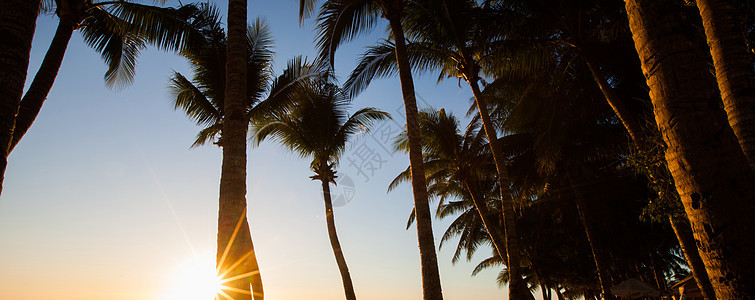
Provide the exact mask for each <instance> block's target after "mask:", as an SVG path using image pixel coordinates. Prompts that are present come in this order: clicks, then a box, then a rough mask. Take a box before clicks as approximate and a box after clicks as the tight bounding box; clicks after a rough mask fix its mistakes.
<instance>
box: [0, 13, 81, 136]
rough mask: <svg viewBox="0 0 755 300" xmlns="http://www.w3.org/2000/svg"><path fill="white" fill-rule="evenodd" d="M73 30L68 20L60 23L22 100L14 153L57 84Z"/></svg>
mask: <svg viewBox="0 0 755 300" xmlns="http://www.w3.org/2000/svg"><path fill="white" fill-rule="evenodd" d="M73 29H74V24H73V22H72V21H71V20H70V19H68V18H61V19H60V22H58V29H57V30H56V31H55V36H54V37H53V38H52V42H51V43H50V48H48V49H47V54H45V58H44V59H43V60H42V65H40V66H39V70H38V71H37V75H35V76H34V80H33V81H32V82H31V85H29V90H27V91H26V94H24V97H23V99H21V104H20V106H19V109H18V116H16V129H15V130H14V131H13V140H12V141H11V145H10V151H13V148H15V147H16V145H18V142H19V141H20V140H21V138H22V137H23V136H24V134H26V131H28V130H29V127H31V124H32V123H33V122H34V120H35V119H36V118H37V115H39V111H40V110H41V109H42V104H43V103H44V102H45V99H47V94H49V93H50V89H52V84H53V82H55V77H57V76H58V70H60V64H61V63H63V56H64V55H65V53H66V48H68V42H69V41H70V40H71V35H72V34H73Z"/></svg>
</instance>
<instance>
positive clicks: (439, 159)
mask: <svg viewBox="0 0 755 300" xmlns="http://www.w3.org/2000/svg"><path fill="white" fill-rule="evenodd" d="M419 125H420V134H421V136H422V145H423V153H424V162H425V166H426V167H427V168H426V169H425V170H426V177H427V183H428V192H429V194H430V196H433V197H438V198H440V199H441V202H440V203H439V204H438V207H439V211H440V207H445V206H446V205H445V203H444V200H445V199H448V198H451V197H456V198H462V199H469V200H470V201H469V203H471V206H473V207H474V209H475V210H476V211H477V212H478V213H479V219H480V220H481V221H482V225H483V226H484V230H485V232H487V234H488V235H490V237H489V239H490V241H491V242H492V245H493V249H494V250H495V251H496V253H497V254H498V255H500V257H505V255H506V249H507V248H506V241H505V240H506V237H505V233H504V232H502V230H501V228H499V226H498V221H499V220H500V218H499V217H498V216H497V215H496V211H497V210H495V209H491V208H490V207H489V205H490V204H489V202H490V200H491V197H490V195H489V194H490V190H489V188H488V187H487V186H488V183H489V181H491V180H493V181H494V180H495V178H494V177H491V176H490V175H491V174H492V173H494V172H495V170H492V172H490V171H491V166H490V164H489V162H490V158H491V157H490V149H489V147H488V145H487V142H486V141H485V139H484V132H482V131H480V123H479V120H476V121H474V122H472V123H470V124H469V126H468V127H467V129H466V130H465V131H464V132H463V133H462V132H460V131H459V120H458V119H457V118H456V117H455V116H454V115H453V114H447V113H446V111H445V109H441V110H439V111H432V110H423V111H421V112H420V114H419ZM396 150H399V151H404V152H406V151H408V150H409V149H408V141H407V137H406V132H403V133H401V135H399V136H398V137H397V140H396ZM410 178H411V168H407V169H406V170H405V171H404V172H402V173H401V174H399V175H398V176H397V177H396V178H395V179H394V180H393V181H392V182H391V184H390V185H389V186H388V190H389V191H391V190H393V189H394V188H396V187H397V186H398V184H399V183H401V182H404V181H408V180H410ZM447 211H448V210H447ZM444 239H445V238H444ZM456 257H457V256H455V258H456Z"/></svg>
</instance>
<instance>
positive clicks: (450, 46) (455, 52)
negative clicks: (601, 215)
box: [346, 0, 534, 299]
mask: <svg viewBox="0 0 755 300" xmlns="http://www.w3.org/2000/svg"><path fill="white" fill-rule="evenodd" d="M409 7H410V9H409V14H408V15H407V21H406V23H407V24H408V25H407V32H408V34H409V35H410V36H411V37H412V38H413V39H414V40H416V41H412V42H410V43H409V44H408V47H407V48H408V50H409V57H410V59H412V60H413V62H414V64H413V66H415V68H419V69H439V70H440V72H441V74H440V78H441V79H442V78H444V77H457V78H460V79H464V80H465V81H467V83H468V84H469V86H470V87H471V89H472V94H473V96H474V99H475V104H476V106H477V110H478V114H479V116H480V119H481V121H482V127H483V129H484V132H485V135H486V136H487V139H488V141H489V142H488V145H489V147H490V149H491V153H492V155H493V160H494V162H495V166H496V170H497V173H498V180H499V186H500V187H501V188H500V194H501V199H502V200H501V201H503V203H502V207H503V220H504V224H505V227H506V235H505V236H506V249H508V251H507V253H506V255H502V257H507V262H509V264H508V265H507V266H508V270H509V274H510V275H511V277H510V278H511V281H510V285H509V294H510V297H512V298H513V299H528V298H532V294H531V293H529V291H528V290H527V289H526V286H525V285H524V282H523V281H521V280H520V278H521V276H520V266H518V265H517V263H516V262H518V261H520V260H521V259H520V258H519V255H520V251H519V245H518V243H519V242H518V236H517V233H516V226H515V214H514V203H513V199H512V197H511V195H510V191H509V190H508V188H507V187H508V185H507V183H506V182H505V180H506V178H507V177H508V175H507V170H506V166H505V165H506V159H505V158H504V157H503V154H502V152H501V145H500V143H499V141H498V133H497V132H496V129H495V127H494V125H493V123H492V121H491V119H490V113H489V108H488V103H487V101H486V99H485V98H484V97H483V96H482V91H481V89H480V85H479V82H480V80H481V77H480V72H481V71H483V70H481V65H486V64H487V65H490V64H492V63H493V62H491V60H496V59H500V56H498V57H497V56H495V55H492V51H496V50H495V49H496V47H502V46H504V45H502V44H503V43H502V42H504V41H501V40H496V37H497V36H498V33H497V32H491V31H490V29H491V27H489V25H488V24H487V22H488V21H490V20H493V18H491V17H490V16H489V15H485V13H487V12H488V11H487V10H483V9H482V8H480V7H479V6H478V4H477V3H476V2H475V1H471V0H459V1H413V2H412V5H410V6H409ZM395 46H396V45H392V44H390V43H383V44H381V45H378V46H375V47H371V48H370V49H369V50H368V52H367V53H366V54H365V55H363V56H362V59H361V60H360V62H359V64H358V66H357V67H356V68H355V70H354V72H353V73H352V75H351V76H350V78H349V80H348V81H347V82H346V86H347V87H348V88H350V89H353V90H355V91H359V90H362V89H364V88H365V87H366V86H367V85H368V84H369V82H370V81H371V80H372V79H373V78H374V77H375V76H385V75H388V74H391V73H392V72H393V70H395V68H396V67H397V66H398V61H396V60H395V59H394V56H395V55H393V54H394V53H397V51H398V47H395ZM533 56H534V55H533ZM395 57H398V56H395ZM499 250H502V249H499ZM501 254H503V253H501Z"/></svg>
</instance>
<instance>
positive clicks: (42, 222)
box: [0, 0, 539, 300]
mask: <svg viewBox="0 0 755 300" xmlns="http://www.w3.org/2000/svg"><path fill="white" fill-rule="evenodd" d="M184 2H188V1H184ZM176 3H177V2H172V1H169V2H168V5H175V4H176ZM297 3H298V1H296V0H282V1H253V0H249V10H248V11H249V19H250V21H251V20H253V19H254V18H256V17H258V16H259V17H263V18H265V19H266V20H267V21H268V23H269V24H270V26H271V28H272V31H273V35H274V38H275V41H276V51H277V55H276V68H275V69H276V72H278V74H279V73H280V72H281V71H282V69H283V66H285V62H286V61H287V60H288V59H290V58H292V57H294V56H296V55H305V56H306V55H308V56H309V57H312V56H313V55H314V53H315V50H314V44H313V43H312V41H313V39H314V36H315V34H314V31H313V30H314V25H313V21H312V20H308V21H306V22H305V23H304V24H302V26H300V25H299V23H298V19H297V16H298V15H297ZM216 4H217V5H218V7H219V8H220V9H221V11H223V12H225V6H226V4H227V3H224V1H218V2H217V3H216ZM224 14H225V13H224ZM56 25H57V17H54V16H49V15H48V16H40V17H39V19H38V22H37V32H36V34H35V36H34V43H33V48H32V56H31V62H30V67H29V79H27V85H28V83H29V81H30V80H31V78H32V77H33V75H34V74H35V73H36V69H37V68H38V66H39V64H40V62H41V60H42V56H43V55H44V52H45V51H46V50H47V47H48V46H49V43H50V40H51V39H52V35H53V33H54V31H55V27H56ZM385 26H386V23H385V22H384V23H382V24H380V25H378V27H377V28H376V30H375V31H374V33H373V34H372V35H371V36H367V37H364V38H362V39H359V40H357V41H354V42H352V43H349V44H347V45H346V46H345V47H344V48H343V49H342V50H341V51H340V52H339V53H338V56H337V57H336V68H337V71H338V73H339V74H340V76H341V78H342V79H343V78H344V77H345V76H346V74H348V72H349V71H351V68H353V66H354V65H355V62H356V59H357V58H358V55H359V54H360V53H361V52H362V51H363V49H364V48H363V47H364V46H366V45H369V44H372V43H374V42H375V41H377V40H378V39H379V38H382V37H385V36H387V33H386V31H385ZM187 67H188V66H187V63H186V62H185V61H184V60H183V59H182V58H180V57H178V56H176V55H175V54H171V53H162V52H159V51H156V50H153V49H148V50H145V51H144V52H143V53H142V55H141V56H140V58H139V64H138V66H137V74H136V79H135V82H134V84H133V85H131V86H130V87H128V88H125V89H122V90H120V91H114V90H112V89H108V88H106V87H105V85H104V81H103V79H102V76H103V74H104V72H105V66H104V64H103V63H102V61H101V59H100V58H99V55H97V54H96V53H95V52H94V51H93V50H91V49H90V48H88V47H87V46H86V45H85V44H84V43H83V41H82V39H81V36H80V34H78V33H74V36H73V38H72V39H71V42H70V44H69V47H68V51H67V53H66V56H65V60H64V61H63V65H62V67H61V70H60V73H59V74H58V77H57V80H56V81H55V85H54V87H53V89H52V91H51V93H50V95H49V97H48V100H47V102H46V103H45V105H44V107H43V109H42V112H41V113H40V115H39V117H38V118H37V120H36V122H35V123H34V125H33V126H32V128H31V129H30V131H29V132H28V134H27V135H26V136H25V137H24V139H23V140H22V141H21V143H20V144H19V146H18V147H17V148H16V150H15V151H14V152H13V153H12V154H11V156H10V158H9V164H8V169H7V171H6V174H5V175H6V176H5V177H6V178H5V182H4V190H3V195H2V198H1V199H0V245H2V246H1V247H0V299H15V300H26V299H60V300H74V299H77V300H78V299H98V300H116V299H117V300H164V299H166V298H165V295H166V293H167V291H168V290H169V289H170V288H171V286H173V285H174V283H173V282H174V281H175V280H176V278H177V277H178V275H180V274H179V273H181V272H182V271H181V270H185V268H186V264H187V263H188V262H192V261H196V259H198V258H200V259H204V260H205V261H206V262H212V260H213V258H214V253H215V249H214V247H215V233H216V227H217V224H216V222H217V202H218V182H219V176H220V159H221V151H220V149H219V148H217V147H215V146H212V145H208V146H203V147H198V148H193V149H189V145H191V143H192V141H193V140H194V137H195V135H196V133H197V132H198V131H199V129H200V128H199V127H197V126H195V125H194V123H193V122H192V121H190V120H189V119H188V118H187V117H186V116H185V115H184V114H183V113H182V112H180V111H175V110H173V108H172V107H171V105H170V104H169V100H168V97H169V96H168V90H167V87H166V85H167V81H168V76H169V74H170V72H171V70H177V71H180V72H183V73H184V74H186V75H190V73H189V72H188V68H187ZM415 76H416V78H415V82H416V87H417V95H418V96H419V97H420V98H421V99H423V100H424V101H426V103H428V104H429V105H432V106H434V107H436V108H441V107H445V108H446V109H447V110H449V111H452V112H454V113H455V114H456V115H458V116H464V113H465V112H466V110H467V108H468V106H469V100H468V99H469V97H470V95H471V94H470V92H469V89H468V88H464V83H463V82H462V83H461V87H460V86H459V83H458V82H457V81H456V80H447V81H445V82H442V83H441V84H439V85H438V84H436V78H437V75H435V74H424V75H423V76H419V74H415ZM353 106H354V108H353V109H352V111H354V110H356V109H358V108H360V107H365V106H374V107H378V108H381V109H383V110H385V111H388V112H390V113H392V114H393V116H394V118H395V120H396V121H397V122H398V123H401V124H402V125H403V115H402V114H403V110H401V107H402V100H401V95H400V89H399V81H398V78H395V77H394V78H388V79H385V80H380V81H376V82H374V84H373V85H372V86H371V87H370V88H369V89H368V90H367V91H366V92H365V93H363V94H362V95H361V96H359V97H358V98H356V99H354V101H353ZM378 126H379V128H380V129H381V130H385V132H390V131H396V130H398V128H399V126H398V125H396V123H392V122H386V123H381V124H378ZM381 132H382V131H381ZM384 137H385V136H382V135H378V134H377V133H376V134H375V135H372V136H368V135H364V136H361V137H359V138H357V139H355V140H354V141H353V142H352V143H351V144H350V146H349V148H348V150H347V152H346V153H345V155H344V157H343V160H342V162H341V165H340V167H339V168H338V172H339V174H340V176H341V178H347V177H348V178H350V179H351V180H352V181H353V193H354V194H353V197H352V198H351V199H350V201H349V202H348V203H345V205H341V206H339V207H337V208H336V209H335V218H336V224H337V228H338V234H339V237H340V239H341V244H342V246H343V251H344V254H345V256H346V260H347V262H348V264H349V269H350V271H351V274H352V278H353V281H354V286H355V289H356V293H357V297H358V298H359V299H363V300H368V299H397V300H402V299H420V298H421V284H420V275H419V274H420V265H419V250H418V248H417V239H416V229H415V228H414V227H412V228H410V230H405V226H406V220H407V217H408V215H409V212H410V211H411V208H412V198H411V193H410V189H409V185H404V186H402V187H401V188H399V189H397V190H396V191H393V192H391V193H389V194H387V193H386V188H387V186H388V183H389V182H390V181H391V180H392V178H393V177H395V175H396V174H397V173H398V172H400V171H401V170H403V169H404V168H406V166H407V165H408V158H407V157H406V155H405V154H403V153H393V152H391V151H386V150H385V149H387V150H391V149H392V147H391V144H390V143H389V142H385V139H384ZM391 139H392V137H391ZM370 151H373V152H372V153H376V154H377V155H379V156H380V157H379V158H376V157H375V156H372V157H373V158H374V159H376V160H375V161H374V164H373V169H372V170H369V169H367V168H368V166H367V165H365V163H366V161H365V160H364V159H362V157H364V154H366V153H369V152H370ZM373 155H375V154H373ZM248 156H249V164H248V193H247V199H248V204H249V216H248V217H249V223H250V224H251V230H252V235H253V239H254V243H255V248H256V250H257V255H258V258H259V263H260V267H261V272H262V278H263V282H264V285H265V294H266V296H267V299H271V300H288V299H291V300H293V299H315V300H320V299H340V298H343V288H342V285H341V280H340V277H339V273H338V268H337V266H336V264H335V260H334V258H333V254H332V251H331V249H330V246H329V242H328V237H327V232H326V227H325V219H324V206H323V203H322V200H321V194H320V193H321V192H320V185H319V183H316V182H312V181H311V180H310V179H309V178H308V176H310V175H311V171H310V170H309V168H308V166H309V162H308V161H305V160H302V159H299V158H298V157H296V156H294V155H292V154H290V153H288V152H287V151H286V150H285V149H283V148H281V147H280V146H278V145H277V144H274V143H266V144H263V145H262V146H260V147H258V148H250V149H249V151H248ZM377 160H379V161H380V162H378V161H377ZM350 161H354V162H355V163H356V164H357V165H362V167H363V169H362V171H363V173H360V171H359V169H358V168H357V167H355V166H354V165H352V164H351V163H350ZM344 186H348V184H346V183H343V184H341V185H340V186H339V188H337V189H336V190H335V191H334V196H337V195H339V193H341V194H343V193H345V192H349V191H345V190H344V189H343V187H344ZM433 209H434V208H433ZM449 221H450V220H437V219H435V220H434V223H433V226H434V228H435V240H436V245H437V244H438V243H439V241H440V237H441V235H442V233H443V231H444V230H445V228H446V226H447V225H448V223H449ZM456 242H457V240H451V241H449V243H448V245H446V246H444V247H443V248H442V249H441V250H440V251H439V252H438V262H439V265H440V270H441V279H442V284H443V291H444V296H445V298H446V299H506V298H507V296H506V290H505V289H501V288H499V287H498V286H497V284H496V282H495V276H496V273H497V270H495V271H493V270H491V271H485V272H482V273H480V274H479V275H477V276H475V277H471V276H470V273H471V271H472V269H473V268H474V266H475V265H476V264H477V263H478V262H479V261H480V260H482V259H484V258H485V257H487V256H488V255H489V254H490V253H491V252H490V250H489V249H488V248H483V249H481V250H480V251H479V253H478V254H477V255H476V256H475V257H474V258H473V259H472V262H470V263H468V262H466V261H464V260H463V259H462V261H460V262H459V263H457V264H455V265H453V264H452V263H451V257H452V255H453V250H454V247H455V243H456ZM177 274H178V275H177ZM538 294H539V293H538Z"/></svg>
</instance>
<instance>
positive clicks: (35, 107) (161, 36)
mask: <svg viewBox="0 0 755 300" xmlns="http://www.w3.org/2000/svg"><path fill="white" fill-rule="evenodd" d="M43 7H44V8H45V10H46V11H54V12H55V14H56V15H57V16H58V18H59V22H58V28H57V30H56V31H55V36H54V37H53V39H52V42H51V43H50V47H49V48H48V49H47V53H46V54H45V57H44V59H43V60H42V64H41V65H40V67H39V70H38V71H37V74H36V75H35V76H34V79H33V80H32V82H31V84H30V85H29V89H28V90H27V92H26V93H25V94H24V96H23V98H22V99H21V103H20V105H19V108H18V116H17V117H16V128H15V130H14V132H13V140H12V142H11V146H10V151H12V150H13V148H15V147H16V145H18V143H19V141H20V140H21V138H22V137H23V136H24V134H26V132H27V131H28V130H29V128H30V127H31V125H32V123H33V122H34V120H35V119H36V118H37V115H38V114H39V112H40V110H41V109H42V105H43V104H44V102H45V100H46V98H47V95H48V94H49V92H50V89H51V88H52V85H53V83H54V81H55V77H56V76H57V74H58V70H59V69H60V65H61V63H62V62H63V56H64V55H65V52H66V48H67V47H68V43H69V41H70V40H71V36H72V35H73V32H74V31H77V30H78V31H80V32H81V34H82V36H83V37H84V42H85V43H87V45H89V46H90V47H92V48H93V49H94V50H95V51H97V52H98V53H100V55H101V56H102V59H103V60H104V61H105V63H106V64H107V65H108V70H107V72H106V73H105V82H106V84H107V85H108V86H110V87H123V86H125V85H128V84H130V83H131V82H132V81H133V78H134V73H135V66H136V59H137V56H138V55H139V52H140V50H142V49H143V48H144V46H145V45H146V44H147V43H150V44H153V45H156V46H158V48H161V49H165V50H170V51H178V50H180V49H182V48H185V47H188V45H190V44H191V41H192V40H195V39H197V38H199V37H198V36H197V33H196V32H194V31H193V30H192V28H193V27H192V26H191V25H192V24H191V23H192V22H193V21H195V20H194V19H195V17H196V15H195V14H196V13H197V7H196V6H193V5H187V6H182V7H181V8H178V9H174V8H163V7H156V6H151V5H143V4H138V3H133V2H129V1H92V0H59V1H54V2H53V1H52V0H45V1H43Z"/></svg>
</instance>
